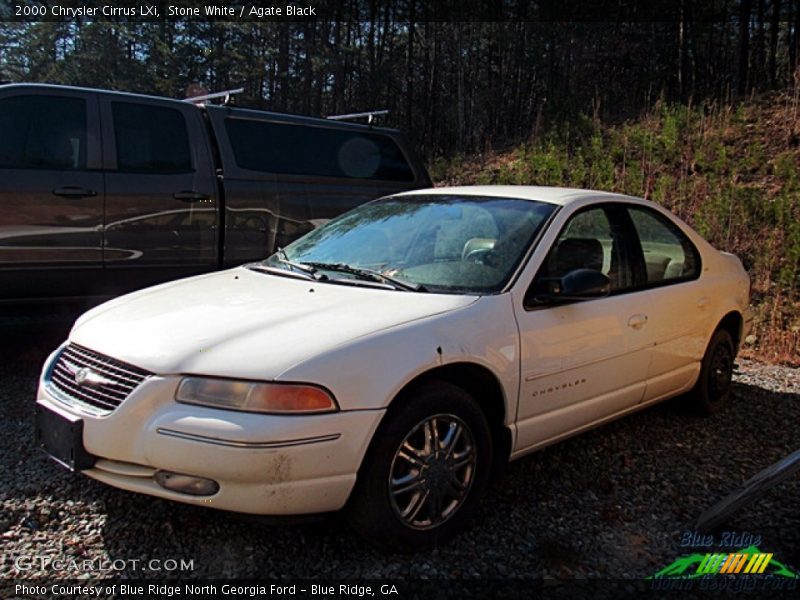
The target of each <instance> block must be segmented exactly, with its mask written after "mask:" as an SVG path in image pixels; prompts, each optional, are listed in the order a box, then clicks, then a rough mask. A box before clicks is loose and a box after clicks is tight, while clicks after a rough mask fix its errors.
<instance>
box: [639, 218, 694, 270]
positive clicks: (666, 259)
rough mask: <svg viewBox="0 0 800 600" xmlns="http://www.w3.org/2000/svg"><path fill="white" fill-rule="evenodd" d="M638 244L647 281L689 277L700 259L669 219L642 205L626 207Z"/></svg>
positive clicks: (691, 245)
mask: <svg viewBox="0 0 800 600" xmlns="http://www.w3.org/2000/svg"><path fill="white" fill-rule="evenodd" d="M628 213H629V214H630V216H631V220H632V221H633V225H634V227H635V228H636V233H637V235H638V237H639V243H640V244H641V248H642V255H643V257H644V265H645V269H646V272H647V283H648V284H652V283H659V282H663V281H669V280H673V279H675V280H685V279H693V278H695V277H697V276H698V274H699V273H700V259H699V255H698V253H697V249H696V248H695V247H694V245H693V244H692V242H690V241H689V239H688V238H687V237H686V235H684V233H683V232H682V231H681V230H680V229H678V228H677V227H676V226H675V225H674V224H673V223H671V222H670V221H668V220H667V219H666V218H665V217H663V216H662V215H660V214H658V213H657V212H655V211H653V210H651V209H648V208H644V207H638V206H637V207H632V206H629V207H628Z"/></svg>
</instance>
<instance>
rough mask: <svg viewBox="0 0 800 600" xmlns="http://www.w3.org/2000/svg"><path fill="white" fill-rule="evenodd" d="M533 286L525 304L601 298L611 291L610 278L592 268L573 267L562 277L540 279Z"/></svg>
mask: <svg viewBox="0 0 800 600" xmlns="http://www.w3.org/2000/svg"><path fill="white" fill-rule="evenodd" d="M534 285H535V284H534ZM535 288H536V291H534V288H532V289H531V291H532V292H533V293H532V294H529V296H530V299H529V301H527V302H526V304H527V305H537V304H556V303H561V302H573V301H576V300H591V299H593V298H602V297H603V296H608V294H609V292H610V291H611V280H610V279H609V278H608V277H606V276H605V275H603V274H602V273H601V272H600V271H595V270H594V269H575V270H574V271H570V272H569V273H567V274H566V275H564V276H563V277H553V278H548V279H541V280H540V285H539V286H535ZM542 288H544V289H542Z"/></svg>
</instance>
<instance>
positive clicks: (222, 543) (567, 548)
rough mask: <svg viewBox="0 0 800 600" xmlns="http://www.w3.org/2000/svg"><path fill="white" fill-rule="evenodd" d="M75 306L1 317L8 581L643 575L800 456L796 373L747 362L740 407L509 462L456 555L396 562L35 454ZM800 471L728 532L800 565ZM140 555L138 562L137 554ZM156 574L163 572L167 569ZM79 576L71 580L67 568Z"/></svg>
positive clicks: (316, 529)
mask: <svg viewBox="0 0 800 600" xmlns="http://www.w3.org/2000/svg"><path fill="white" fill-rule="evenodd" d="M73 317H74V313H70V312H69V311H62V312H61V313H58V314H37V315H35V316H29V315H24V314H23V315H15V316H8V315H6V316H4V317H0V357H1V358H2V360H0V411H2V415H3V421H2V423H3V431H2V440H3V442H2V444H3V452H2V455H1V456H0V481H2V489H0V503H1V505H2V511H0V547H2V555H3V557H4V560H3V564H2V565H0V578H8V579H10V578H14V579H18V578H20V577H26V578H27V577H42V576H48V577H52V576H53V575H55V573H53V571H52V570H50V569H49V568H43V566H42V565H41V564H37V563H30V562H26V563H25V565H30V566H31V567H32V568H31V569H30V570H27V571H25V572H19V571H18V570H17V569H16V568H15V566H14V561H15V558H17V557H28V556H38V557H47V558H48V559H59V558H65V557H66V558H67V559H68V560H69V559H72V558H75V559H80V560H84V559H89V560H93V561H98V562H97V563H95V564H102V565H104V566H105V568H108V565H109V563H110V561H117V562H115V563H114V564H115V565H117V566H119V565H121V564H122V563H121V562H119V561H120V559H123V560H125V561H127V563H126V564H127V566H126V568H125V569H124V570H122V571H121V572H112V571H108V570H106V571H105V572H103V571H96V570H95V571H92V572H90V573H87V574H86V575H87V576H89V575H92V576H97V575H101V574H104V575H108V576H111V575H116V576H120V575H121V576H125V577H132V578H148V577H153V578H163V577H164V576H165V575H167V574H169V575H172V576H178V575H181V573H180V572H171V573H166V572H165V571H158V570H155V569H149V568H148V564H149V565H150V566H153V563H150V561H152V560H153V559H157V560H166V559H174V560H177V561H180V560H184V561H192V564H193V569H192V570H191V573H182V575H184V576H190V577H193V578H203V577H206V578H207V577H215V578H227V577H231V578H234V577H235V578H244V577H274V578H278V577H320V578H337V579H338V578H383V577H386V578H395V577H397V578H430V579H438V578H512V577H513V578H539V577H545V578H550V577H553V578H584V577H589V578H607V579H620V578H641V577H646V576H649V575H651V574H653V573H654V572H655V571H657V570H659V569H660V568H661V567H663V566H666V565H667V564H669V563H671V562H672V561H673V560H674V559H676V558H677V557H679V556H681V555H683V554H688V553H689V550H687V549H685V548H682V547H681V545H680V544H681V538H682V536H683V534H684V532H685V531H687V523H689V522H690V521H691V520H692V519H694V518H695V517H697V516H698V515H699V514H700V513H701V512H702V511H703V510H704V509H706V508H707V507H708V506H709V505H711V504H712V503H713V502H715V501H716V500H717V499H719V498H721V497H722V496H724V495H726V494H727V493H728V492H730V491H731V490H733V489H735V488H736V487H737V486H738V485H739V484H741V483H742V482H743V481H745V480H746V479H748V478H749V477H750V476H752V475H754V474H755V473H756V472H757V471H759V470H761V469H762V468H764V467H766V466H768V465H770V464H771V463H773V462H775V461H776V460H778V459H780V458H781V457H783V456H786V455H788V454H789V453H790V452H792V451H794V450H797V449H799V448H800V429H798V423H800V371H798V370H796V369H795V370H793V369H788V368H782V367H775V366H767V365H762V364H759V363H754V362H746V361H740V362H739V373H738V374H737V376H736V387H735V394H734V398H733V402H732V403H731V404H730V405H729V406H728V407H727V409H726V410H725V411H723V412H722V413H721V414H718V415H715V416H713V417H711V418H706V419H702V418H697V417H694V416H692V415H691V414H689V413H687V412H686V411H685V410H683V408H682V407H681V405H680V404H679V403H678V402H674V401H673V402H668V403H665V404H662V405H659V406H657V407H654V408H651V409H649V410H646V411H643V412H641V413H638V414H636V415H633V416H630V417H628V418H626V419H623V420H620V421H617V422H615V423H612V424H609V425H607V426H605V427H602V428H600V429H596V430H594V431H591V432H589V433H586V434H584V435H581V436H578V437H576V438H573V439H571V440H568V441H566V442H563V443H561V444H558V445H556V446H552V447H550V448H547V449H545V450H542V451H540V452H537V453H535V454H533V455H531V456H529V457H527V458H524V459H522V460H519V461H516V462H515V463H512V464H511V465H509V467H508V468H507V470H506V471H505V473H504V474H503V475H502V476H501V477H500V479H499V480H498V481H496V482H495V483H494V485H493V487H492V489H491V490H490V491H489V493H488V495H487V497H486V499H485V501H484V502H483V507H482V515H481V518H479V519H477V520H476V522H475V524H474V525H473V526H472V527H471V528H469V529H468V530H467V531H465V532H464V533H463V534H461V535H460V536H459V537H458V538H456V539H455V540H454V541H453V542H452V543H450V544H449V545H447V546H446V547H443V548H440V549H438V550H436V551H433V552H428V553H422V554H418V555H414V556H401V555H384V554H381V553H380V552H378V551H376V550H373V549H372V548H371V547H370V546H368V545H367V544H366V543H364V542H363V541H362V540H361V539H359V538H358V537H356V536H355V535H354V534H353V533H352V532H351V531H349V530H348V528H347V527H346V526H345V525H344V524H343V523H342V522H341V520H340V519H337V518H330V519H327V520H324V521H322V522H319V523H313V524H303V525H285V524H284V525H271V526H266V525H261V524H258V525H254V524H253V523H247V522H242V521H240V520H238V519H236V518H233V517H232V516H231V515H229V514H225V513H221V512H217V511H213V510H207V509H201V508H195V507H191V506H186V505H181V504H177V503H171V502H167V501H163V500H158V499H154V498H149V497H145V496H139V495H135V494H131V493H127V492H123V491H118V490H115V489H113V488H110V487H106V486H104V485H102V484H100V483H97V482H94V481H92V480H90V479H88V478H86V477H81V476H78V475H72V474H69V473H67V472H65V471H63V470H62V469H60V468H59V467H57V466H56V465H55V464H54V463H52V462H51V461H50V460H48V459H47V458H46V457H45V456H44V455H42V454H41V453H40V452H39V451H37V450H36V449H35V448H34V445H33V442H32V437H33V427H32V420H33V401H34V394H35V389H36V380H37V376H38V373H39V370H40V368H41V366H42V362H43V361H44V359H45V357H46V355H47V353H49V351H50V350H52V349H53V348H54V347H55V346H56V345H57V344H58V343H60V341H61V340H62V339H63V338H64V337H65V335H66V332H67V331H68V329H69V323H70V322H71V319H72V318H73ZM798 509H800V477H795V478H793V479H791V480H789V481H787V482H784V483H783V484H781V485H780V486H778V487H777V488H775V489H773V490H772V491H771V492H769V493H767V494H766V495H765V496H763V497H762V498H760V499H758V500H757V501H755V502H753V503H752V504H751V505H750V506H749V507H747V508H746V509H744V510H742V511H741V512H739V513H738V514H737V515H736V516H735V517H734V519H733V520H732V521H731V522H730V523H729V528H730V529H731V530H735V531H737V532H747V533H750V534H752V535H754V536H756V535H757V536H761V538H762V541H761V543H760V544H759V546H760V547H761V549H762V550H764V551H768V552H773V553H774V554H775V558H776V559H779V560H781V561H782V562H784V563H785V564H787V565H790V566H795V567H800V510H798ZM136 560H138V561H140V562H139V563H138V564H137V563H135V561H136ZM155 566H157V565H155ZM62 576H64V577H74V576H75V573H74V572H72V573H63V574H62Z"/></svg>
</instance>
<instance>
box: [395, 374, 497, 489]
mask: <svg viewBox="0 0 800 600" xmlns="http://www.w3.org/2000/svg"><path fill="white" fill-rule="evenodd" d="M429 381H444V382H447V383H450V384H452V385H454V386H457V387H460V388H461V389H463V390H464V391H466V392H467V393H469V394H470V395H471V396H472V397H473V398H475V401H476V402H477V403H478V405H479V406H480V408H481V410H482V411H483V414H484V416H485V417H486V421H487V423H488V424H489V431H490V432H491V434H492V449H493V453H492V472H493V473H494V474H497V473H499V472H500V471H501V470H502V467H503V466H504V465H505V464H507V463H508V461H509V458H510V456H511V447H512V444H513V439H512V435H511V430H510V429H509V428H508V427H507V426H506V417H507V413H508V402H506V397H505V393H504V391H503V386H502V384H501V383H500V380H499V379H498V378H497V376H496V375H495V374H494V373H492V371H491V370H490V369H488V368H487V367H484V366H483V365H479V364H477V363H473V362H456V363H449V364H446V365H441V366H437V367H434V368H431V369H428V370H427V371H424V372H423V373H420V374H419V375H417V376H416V377H414V378H413V379H411V380H410V381H409V382H407V383H406V384H405V385H404V386H403V387H402V388H401V389H400V390H399V391H398V392H397V394H396V395H395V396H394V398H393V399H392V401H391V402H390V404H389V410H388V411H387V412H391V411H392V408H393V407H394V408H395V409H396V407H397V403H398V402H402V401H403V395H404V393H405V392H407V391H408V390H409V389H412V388H413V387H415V386H418V385H424V384H425V383H427V382H429Z"/></svg>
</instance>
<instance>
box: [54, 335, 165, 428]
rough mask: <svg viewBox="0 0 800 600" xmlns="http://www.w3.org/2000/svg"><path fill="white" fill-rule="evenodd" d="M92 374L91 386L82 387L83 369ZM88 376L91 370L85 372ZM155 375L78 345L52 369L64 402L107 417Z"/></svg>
mask: <svg viewBox="0 0 800 600" xmlns="http://www.w3.org/2000/svg"><path fill="white" fill-rule="evenodd" d="M84 369H88V370H90V371H91V375H90V377H91V378H93V379H94V381H92V380H91V379H90V380H89V382H88V383H86V382H85V383H83V384H79V383H78V380H79V379H80V376H79V373H80V372H81V370H84ZM83 374H84V375H86V374H87V371H85V370H84V371H83ZM150 375H152V373H150V372H148V371H145V370H144V369H140V368H138V367H134V366H133V365H129V364H127V363H124V362H121V361H118V360H115V359H113V358H109V357H108V356H103V355H102V354H98V353H97V352H93V351H92V350H89V349H87V348H84V347H83V346H78V345H77V344H69V345H68V346H67V347H65V348H64V349H63V350H62V351H61V354H59V355H58V358H56V361H55V364H54V365H53V367H52V369H51V370H50V385H51V386H52V387H53V388H55V389H56V390H57V391H58V392H60V395H61V396H63V397H64V400H65V401H67V402H68V403H70V404H75V405H78V407H79V408H84V409H87V410H88V411H89V412H92V413H102V414H107V413H110V412H111V411H113V410H114V409H115V408H117V407H118V406H119V405H120V404H121V403H122V401H123V400H125V398H127V397H128V395H129V394H130V393H131V392H132V391H133V390H134V389H136V387H138V385H139V384H140V383H142V382H143V381H144V380H145V379H147V378H148V377H149V376H150Z"/></svg>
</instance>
